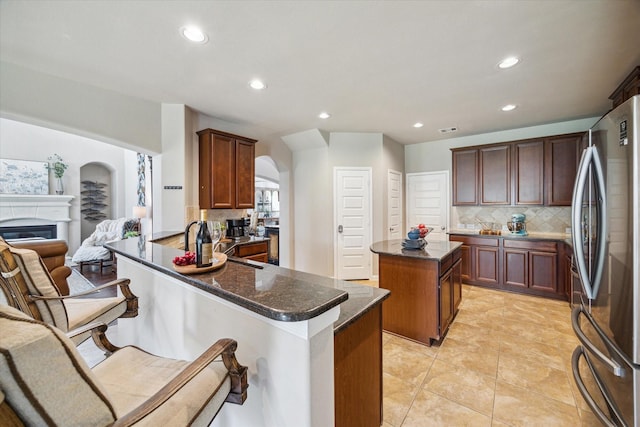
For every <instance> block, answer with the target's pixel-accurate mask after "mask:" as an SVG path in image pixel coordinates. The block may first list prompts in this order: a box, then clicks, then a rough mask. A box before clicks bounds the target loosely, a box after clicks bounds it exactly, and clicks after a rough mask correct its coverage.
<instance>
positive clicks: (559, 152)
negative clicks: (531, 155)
mask: <svg viewBox="0 0 640 427" xmlns="http://www.w3.org/2000/svg"><path fill="white" fill-rule="evenodd" d="M582 136H583V134H571V135H563V136H558V137H552V138H547V140H546V141H545V160H546V161H545V177H546V187H547V188H546V205H547V206H571V197H572V195H573V184H574V181H575V177H576V172H577V170H578V162H579V156H580V141H581V139H582Z"/></svg>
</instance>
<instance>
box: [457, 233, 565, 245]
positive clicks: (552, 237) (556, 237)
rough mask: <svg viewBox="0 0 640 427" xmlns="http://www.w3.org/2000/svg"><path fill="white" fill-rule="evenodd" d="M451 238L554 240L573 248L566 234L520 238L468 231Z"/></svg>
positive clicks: (536, 234) (518, 236) (538, 234)
mask: <svg viewBox="0 0 640 427" xmlns="http://www.w3.org/2000/svg"><path fill="white" fill-rule="evenodd" d="M448 234H449V235H450V236H456V235H457V236H473V237H482V238H487V239H492V238H503V239H510V240H552V241H556V242H564V243H566V244H568V245H570V246H573V242H572V241H571V235H567V234H564V233H537V232H529V234H527V235H526V236H520V235H518V234H511V233H509V232H506V233H502V234H499V235H495V234H493V235H492V234H479V233H478V232H477V231H473V230H468V231H464V230H463V231H450V232H449V233H448Z"/></svg>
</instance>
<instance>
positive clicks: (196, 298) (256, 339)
mask: <svg viewBox="0 0 640 427" xmlns="http://www.w3.org/2000/svg"><path fill="white" fill-rule="evenodd" d="M108 248H109V249H111V250H112V251H113V252H115V254H116V256H117V265H118V268H117V271H118V277H127V278H129V279H131V289H132V291H133V292H134V293H135V294H136V295H138V296H139V314H138V316H137V317H136V318H133V319H120V320H119V321H118V334H117V337H116V338H115V341H116V343H117V344H119V345H120V344H122V345H124V344H134V345H137V346H139V347H141V348H143V349H145V350H147V351H150V352H152V353H156V354H158V355H161V356H164V357H172V358H182V359H187V360H193V359H194V358H195V357H196V356H197V355H198V354H200V353H201V352H202V351H203V350H204V349H205V348H206V347H207V346H208V345H209V344H210V343H212V342H214V341H215V340H217V339H219V338H222V337H228V338H232V339H235V340H236V341H237V342H238V349H237V351H236V356H237V357H238V360H239V361H241V363H242V364H243V365H246V366H248V368H249V375H248V377H249V389H248V398H247V400H246V402H245V404H244V405H243V406H238V405H225V406H224V407H223V408H222V410H221V412H220V413H219V414H218V416H217V417H216V419H215V421H214V422H213V424H212V425H214V426H216V425H219V426H223V425H224V426H277V427H285V426H295V427H298V426H329V425H334V424H336V425H337V423H336V422H335V420H334V413H335V412H336V405H335V404H334V393H335V392H336V390H335V387H336V382H335V381H334V369H335V363H336V362H335V361H334V337H337V336H338V334H341V333H343V331H346V330H348V329H350V328H355V327H359V326H357V325H358V323H359V320H360V319H364V318H368V317H369V316H368V314H370V313H380V314H379V315H378V316H377V318H378V319H379V320H378V322H379V323H380V325H379V328H378V332H375V329H374V330H373V332H372V333H373V334H374V335H375V334H377V335H379V340H380V341H381V303H382V301H383V300H385V299H386V298H387V297H388V295H389V292H388V291H386V290H384V289H378V288H374V287H370V286H364V285H359V284H355V283H350V282H345V281H340V280H334V279H331V278H327V277H322V276H317V275H313V274H308V273H302V272H298V271H294V270H289V269H285V268H281V267H277V266H273V265H269V264H262V263H253V262H246V261H243V260H240V259H234V258H232V257H231V258H230V259H229V260H228V261H227V262H226V263H225V264H224V265H223V266H222V267H221V268H220V269H217V270H214V271H211V272H208V273H204V274H194V275H183V274H179V273H178V272H176V271H175V270H174V268H173V265H172V260H173V258H174V257H175V256H177V255H181V254H182V251H180V250H178V249H175V248H171V247H168V246H163V245H161V244H157V243H153V242H152V241H145V240H144V238H143V237H140V238H138V239H125V240H122V241H118V242H114V243H111V244H108ZM365 314H367V316H365ZM374 324H375V322H374ZM376 340H377V339H376V338H375V337H374V340H373V341H374V342H375V341H376ZM380 358H381V346H380ZM380 370H381V365H380ZM374 374H375V373H374ZM379 374H380V376H381V372H379ZM380 387H381V384H380ZM380 400H381V390H380Z"/></svg>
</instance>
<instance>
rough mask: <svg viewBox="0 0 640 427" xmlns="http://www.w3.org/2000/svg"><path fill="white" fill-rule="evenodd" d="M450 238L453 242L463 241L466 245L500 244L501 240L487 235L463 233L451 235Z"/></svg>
mask: <svg viewBox="0 0 640 427" xmlns="http://www.w3.org/2000/svg"><path fill="white" fill-rule="evenodd" d="M449 240H450V241H452V242H462V243H464V244H465V245H474V246H496V247H498V246H500V240H499V239H496V238H491V237H489V238H487V237H474V236H462V235H453V234H452V235H450V236H449Z"/></svg>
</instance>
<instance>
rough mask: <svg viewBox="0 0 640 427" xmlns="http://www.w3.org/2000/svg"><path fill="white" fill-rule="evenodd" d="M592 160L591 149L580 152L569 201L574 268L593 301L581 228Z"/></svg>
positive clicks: (587, 294) (586, 292)
mask: <svg viewBox="0 0 640 427" xmlns="http://www.w3.org/2000/svg"><path fill="white" fill-rule="evenodd" d="M592 158H593V150H592V147H587V148H585V149H584V151H583V152H582V158H581V159H580V165H579V166H578V172H577V176H576V182H575V185H574V187H573V200H572V201H571V238H572V241H573V252H574V255H575V259H576V268H577V270H578V274H579V276H580V281H581V282H582V287H583V289H584V293H585V294H586V296H587V298H589V299H594V298H595V294H594V292H593V288H592V287H591V281H590V278H589V273H588V272H587V263H586V259H585V255H584V246H583V242H584V236H583V233H584V230H583V228H582V197H583V194H584V187H585V184H586V182H587V179H588V177H589V165H590V164H591V160H592Z"/></svg>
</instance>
